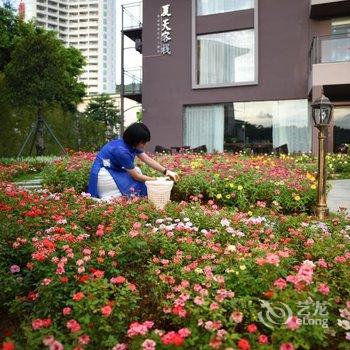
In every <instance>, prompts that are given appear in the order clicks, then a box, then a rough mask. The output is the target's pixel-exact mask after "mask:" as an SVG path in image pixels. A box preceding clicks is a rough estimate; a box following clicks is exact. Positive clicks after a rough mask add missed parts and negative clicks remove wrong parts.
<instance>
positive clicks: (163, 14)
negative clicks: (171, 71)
mask: <svg viewBox="0 0 350 350" xmlns="http://www.w3.org/2000/svg"><path fill="white" fill-rule="evenodd" d="M171 16H172V14H171V12H170V4H168V5H163V6H162V8H161V11H160V14H159V15H158V19H157V29H158V30H157V39H158V40H157V52H158V53H159V54H162V55H171V41H172V28H171Z"/></svg>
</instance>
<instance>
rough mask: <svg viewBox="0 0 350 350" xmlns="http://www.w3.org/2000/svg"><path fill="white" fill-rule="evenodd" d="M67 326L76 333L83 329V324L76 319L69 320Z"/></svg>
mask: <svg viewBox="0 0 350 350" xmlns="http://www.w3.org/2000/svg"><path fill="white" fill-rule="evenodd" d="M66 326H67V328H68V329H69V330H70V331H71V332H72V333H76V332H79V331H80V330H81V326H80V324H79V323H78V322H77V321H76V320H69V321H68V322H67V324H66Z"/></svg>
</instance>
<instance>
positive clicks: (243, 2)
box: [197, 0, 254, 16]
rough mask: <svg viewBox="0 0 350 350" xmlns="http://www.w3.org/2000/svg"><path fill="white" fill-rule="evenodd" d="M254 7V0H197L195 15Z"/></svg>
mask: <svg viewBox="0 0 350 350" xmlns="http://www.w3.org/2000/svg"><path fill="white" fill-rule="evenodd" d="M252 8H254V0H197V15H198V16H202V15H211V14H214V13H223V12H231V11H240V10H247V9H252Z"/></svg>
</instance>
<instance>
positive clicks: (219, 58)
mask: <svg viewBox="0 0 350 350" xmlns="http://www.w3.org/2000/svg"><path fill="white" fill-rule="evenodd" d="M254 37H255V34H254V29H247V30H239V31H233V32H225V33H216V34H206V35H199V36H198V37H197V43H198V55H197V56H198V58H197V65H198V76H197V83H198V84H199V85H210V84H215V85H217V84H230V83H231V84H234V83H244V82H254V80H255V49H254V46H255V45H254V42H255V40H254Z"/></svg>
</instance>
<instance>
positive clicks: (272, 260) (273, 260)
mask: <svg viewBox="0 0 350 350" xmlns="http://www.w3.org/2000/svg"><path fill="white" fill-rule="evenodd" d="M265 260H266V262H267V263H268V264H271V265H276V266H278V265H279V263H280V257H279V256H278V255H277V254H273V253H267V255H266V258H265Z"/></svg>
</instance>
